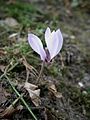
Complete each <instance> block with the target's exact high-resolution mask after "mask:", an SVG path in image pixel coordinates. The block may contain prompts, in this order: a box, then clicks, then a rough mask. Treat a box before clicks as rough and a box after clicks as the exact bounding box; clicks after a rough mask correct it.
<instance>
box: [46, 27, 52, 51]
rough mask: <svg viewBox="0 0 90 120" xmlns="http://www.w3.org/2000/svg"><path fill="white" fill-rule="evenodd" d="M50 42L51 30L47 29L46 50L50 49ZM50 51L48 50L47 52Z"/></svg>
mask: <svg viewBox="0 0 90 120" xmlns="http://www.w3.org/2000/svg"><path fill="white" fill-rule="evenodd" d="M51 41H52V36H51V30H50V28H49V27H48V28H47V29H46V31H45V42H46V44H47V48H48V50H49V48H51ZM49 51H50V50H49Z"/></svg>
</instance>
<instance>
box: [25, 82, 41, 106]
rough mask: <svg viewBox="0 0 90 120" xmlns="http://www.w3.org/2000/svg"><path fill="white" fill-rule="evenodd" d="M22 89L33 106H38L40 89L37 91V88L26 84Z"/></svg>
mask: <svg viewBox="0 0 90 120" xmlns="http://www.w3.org/2000/svg"><path fill="white" fill-rule="evenodd" d="M24 88H25V89H26V90H27V91H28V93H29V96H30V98H31V100H32V102H33V103H34V105H35V106H39V105H40V103H41V101H40V89H37V88H38V86H36V85H34V84H31V83H28V82H26V83H25V85H24Z"/></svg>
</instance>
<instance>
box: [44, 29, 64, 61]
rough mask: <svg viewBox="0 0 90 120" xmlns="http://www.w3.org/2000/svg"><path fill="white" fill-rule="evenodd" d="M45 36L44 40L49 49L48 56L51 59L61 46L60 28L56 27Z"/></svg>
mask: <svg viewBox="0 0 90 120" xmlns="http://www.w3.org/2000/svg"><path fill="white" fill-rule="evenodd" d="M46 38H47V39H45V40H46V44H47V48H48V50H49V53H50V57H51V59H52V58H53V57H55V56H56V55H57V54H58V53H59V51H60V50H61V48H62V44H63V37H62V34H61V32H60V29H58V30H57V31H56V32H55V31H53V32H52V33H50V32H48V35H47V37H46Z"/></svg>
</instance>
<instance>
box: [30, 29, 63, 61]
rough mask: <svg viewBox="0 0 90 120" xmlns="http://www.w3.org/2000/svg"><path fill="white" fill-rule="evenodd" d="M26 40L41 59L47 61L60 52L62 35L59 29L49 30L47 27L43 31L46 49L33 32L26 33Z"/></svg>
mask: <svg viewBox="0 0 90 120" xmlns="http://www.w3.org/2000/svg"><path fill="white" fill-rule="evenodd" d="M28 42H29V44H30V46H31V48H32V49H33V50H34V51H35V52H37V53H38V54H39V55H40V57H41V60H43V61H47V62H49V61H50V60H51V59H53V58H54V57H55V56H56V55H57V54H58V53H59V52H60V50H61V48H62V45H63V37H62V34H61V31H60V29H58V30H57V31H53V32H51V30H50V28H49V27H48V28H47V29H46V31H45V42H46V45H47V49H46V50H45V49H44V48H43V44H42V42H41V40H40V39H39V38H38V37H37V36H36V35H34V34H28Z"/></svg>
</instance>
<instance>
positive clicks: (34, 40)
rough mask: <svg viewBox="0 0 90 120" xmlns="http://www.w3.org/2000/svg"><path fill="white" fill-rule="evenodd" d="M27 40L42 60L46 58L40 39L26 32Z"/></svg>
mask: <svg viewBox="0 0 90 120" xmlns="http://www.w3.org/2000/svg"><path fill="white" fill-rule="evenodd" d="M28 42H29V44H30V46H31V48H32V49H33V50H34V51H35V52H37V53H38V54H39V55H40V57H41V60H43V61H44V60H45V58H46V53H45V50H44V48H43V45H42V42H41V40H40V39H39V38H38V37H37V36H36V35H34V34H28Z"/></svg>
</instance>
